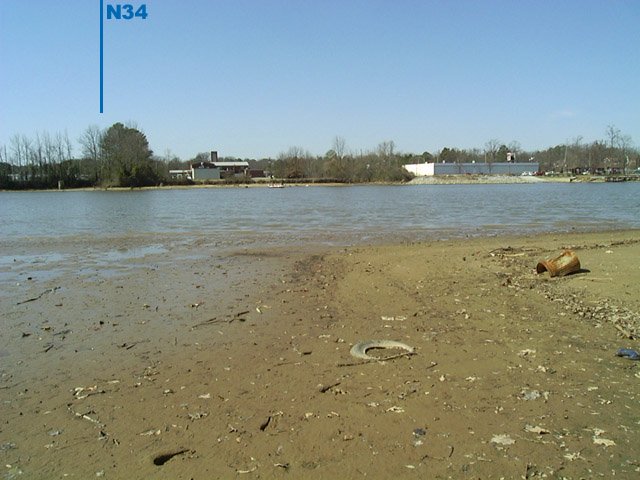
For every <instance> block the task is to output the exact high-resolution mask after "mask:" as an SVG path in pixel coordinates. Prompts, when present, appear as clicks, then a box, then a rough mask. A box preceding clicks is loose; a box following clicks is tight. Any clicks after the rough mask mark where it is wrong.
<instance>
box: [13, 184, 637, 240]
mask: <svg viewBox="0 0 640 480" xmlns="http://www.w3.org/2000/svg"><path fill="white" fill-rule="evenodd" d="M618 228H621V229H624V228H640V183H637V182H627V183H615V184H613V183H597V184H572V183H540V184H507V185H505V184H500V185H415V186H350V187H322V186H314V187H288V188H280V189H268V188H241V187H240V188H194V189H175V190H145V191H68V192H65V191H63V192H0V242H4V241H9V240H11V241H20V240H34V239H38V238H40V239H42V240H44V239H45V238H48V237H49V238H51V237H53V238H56V239H63V238H65V237H74V236H88V237H91V238H96V239H97V238H102V237H118V236H132V235H134V236H135V235H151V236H154V235H157V236H162V235H174V236H176V237H180V238H184V239H189V238H193V237H206V238H207V239H208V241H210V242H215V243H217V244H219V245H221V246H234V245H238V246H287V245H301V244H303V245H304V244H312V245H313V244H321V245H351V244H365V243H377V242H380V241H420V240H426V239H442V238H456V237H465V236H477V235H483V236H484V235H495V234H529V233H540V232H554V231H560V232H562V231H570V230H608V229H618Z"/></svg>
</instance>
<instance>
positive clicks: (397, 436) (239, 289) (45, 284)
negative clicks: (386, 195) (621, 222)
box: [0, 230, 640, 480]
mask: <svg viewBox="0 0 640 480" xmlns="http://www.w3.org/2000/svg"><path fill="white" fill-rule="evenodd" d="M78 241H80V240H78ZM106 241H107V244H105V245H103V246H102V247H101V248H105V249H106V250H112V249H114V248H118V247H119V246H120V245H121V241H120V240H118V241H116V242H115V243H112V244H109V240H106ZM154 241H155V242H162V239H161V238H155V239H154ZM111 242H113V241H111ZM202 242H203V243H202V244H201V245H200V247H201V248H200V249H199V250H200V251H201V252H202V253H201V254H200V255H199V256H197V257H194V252H193V251H192V249H189V248H188V247H182V248H183V249H184V251H183V250H176V251H174V252H173V253H174V258H175V257H176V256H177V257H181V255H184V257H182V260H181V262H180V268H176V265H175V262H174V261H173V260H172V258H171V257H168V256H167V255H165V254H157V255H156V254H153V255H149V256H146V257H144V258H137V259H128V260H126V261H120V262H112V263H111V264H110V265H109V268H108V269H107V271H105V272H102V271H101V269H99V268H95V265H93V264H92V263H91V260H89V259H85V258H83V257H82V256H78V258H77V260H76V261H75V262H74V265H73V266H71V265H68V264H67V263H66V262H65V263H64V264H56V263H55V262H52V263H43V264H38V265H35V266H34V265H33V264H32V263H30V262H29V261H26V260H21V259H18V260H17V261H14V262H13V264H12V265H10V268H9V267H7V268H9V270H7V271H4V272H3V273H4V277H0V278H3V282H4V285H3V288H2V293H1V294H0V295H1V298H2V299H3V301H2V302H0V314H1V315H2V317H3V319H4V321H3V322H2V324H1V325H0V333H1V334H0V354H1V355H2V360H3V362H2V367H1V368H0V373H1V374H2V375H1V377H0V389H2V390H1V391H2V394H3V402H2V404H1V405H0V414H1V415H2V418H3V421H4V427H3V437H2V442H0V443H1V446H2V451H1V453H2V455H3V460H4V464H5V465H7V467H6V468H7V470H5V472H6V473H7V475H8V476H10V477H12V478H13V476H18V475H23V476H25V477H29V478H60V477H63V476H67V475H68V476H75V477H78V478H94V477H102V476H104V477H105V478H128V477H130V476H131V472H132V471H133V472H136V476H137V477H139V478H149V479H160V478H174V479H178V480H182V479H185V480H186V479H189V478H212V477H215V478H234V477H237V476H243V475H245V476H255V477H260V478H274V479H280V478H282V479H285V478H289V477H291V476H292V475H293V477H295V478H302V479H307V478H356V477H362V476H365V475H366V476H367V477H368V478H376V479H378V478H379V479H382V478H394V477H396V478H409V477H414V476H415V475H416V474H419V475H420V476H421V477H425V478H458V477H460V476H468V477H473V478H497V477H505V478H520V477H526V478H533V477H538V476H539V477H549V478H556V477H563V478H587V477H588V478H591V477H598V476H602V477H608V476H615V477H616V478H618V477H620V478H631V477H633V476H634V475H637V474H638V472H639V471H640V464H638V462H637V445H638V444H640V426H639V425H638V422H637V414H636V410H635V409H634V408H633V406H634V405H636V404H637V398H638V396H639V395H640V382H638V378H640V370H639V367H640V363H639V362H637V361H633V360H631V359H630V358H625V357H622V356H617V355H616V353H617V352H618V351H619V349H621V348H623V349H634V350H636V351H638V350H639V349H640V344H639V343H638V338H639V336H640V298H638V295H637V288H635V286H636V285H638V284H640V269H639V268H638V264H637V262H634V261H632V259H637V258H640V230H627V231H606V232H595V233H549V234H542V235H535V236H527V237H524V236H500V237H481V238H470V239H458V240H440V241H427V242H421V243H413V244H402V245H373V246H356V247H347V248H345V247H339V248H338V247H334V248H331V247H327V248H314V249H312V250H311V251H309V250H308V249H303V248H302V247H301V248H299V249H292V248H272V249H271V248H256V249H245V248H239V249H238V250H237V252H235V253H233V252H232V253H230V254H228V255H225V256H224V257H223V258H217V257H215V256H212V255H211V254H210V253H204V252H207V251H208V248H207V246H208V245H207V243H206V242H207V240H206V239H203V240H202ZM42 247H43V245H42V244H41V245H40V247H39V248H42ZM56 248H65V249H68V250H69V251H74V250H75V247H74V245H73V244H65V245H64V247H62V246H59V247H56ZM564 249H571V250H573V251H574V252H575V254H576V255H577V256H578V258H579V260H580V265H581V270H579V271H578V272H577V273H575V274H572V275H567V276H565V277H554V278H551V277H550V276H549V274H548V273H547V272H543V273H536V264H537V263H538V262H539V261H540V260H542V259H549V258H553V257H555V256H557V255H558V254H559V253H560V252H562V251H563V250H564ZM11 250H12V249H11V247H10V246H8V245H0V253H2V254H3V255H11V254H12V251H11ZM87 305H91V308H87ZM387 340H388V341H392V342H401V343H402V344H403V345H407V346H408V347H410V348H412V349H413V351H414V353H413V354H412V355H406V351H404V350H401V351H394V350H393V349H383V350H380V351H376V350H375V349H371V350H369V351H368V352H367V353H368V355H380V356H381V357H392V356H393V354H401V355H396V356H395V357H394V358H391V359H387V360H384V361H363V360H361V359H358V358H355V357H353V356H352V355H351V354H350V350H351V348H352V347H353V346H354V345H356V344H358V343H359V342H363V341H378V342H379V343H382V342H383V341H387ZM402 354H404V355H402Z"/></svg>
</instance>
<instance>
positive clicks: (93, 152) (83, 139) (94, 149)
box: [78, 125, 104, 181]
mask: <svg viewBox="0 0 640 480" xmlns="http://www.w3.org/2000/svg"><path fill="white" fill-rule="evenodd" d="M103 136H104V132H103V130H102V129H100V127H98V126H97V125H89V126H88V127H87V128H86V130H85V131H84V132H82V135H81V136H80V138H79V139H78V143H80V145H81V146H82V155H83V156H84V157H85V158H86V159H87V160H89V164H90V175H92V176H93V177H94V179H95V181H98V180H99V179H100V178H102V177H103V175H102V173H104V172H103V162H102V151H101V148H100V145H101V143H102V138H103Z"/></svg>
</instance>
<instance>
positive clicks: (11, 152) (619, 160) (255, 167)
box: [0, 122, 640, 190]
mask: <svg viewBox="0 0 640 480" xmlns="http://www.w3.org/2000/svg"><path fill="white" fill-rule="evenodd" d="M605 133H606V139H604V140H596V141H593V142H591V143H582V137H577V138H576V139H575V140H574V141H573V142H572V143H568V142H567V143H566V144H563V145H556V146H554V147H550V148H546V149H542V150H532V151H526V150H524V149H523V148H522V147H521V146H520V144H519V143H518V142H517V141H513V142H510V143H509V144H508V145H507V144H505V143H502V142H501V141H499V140H497V139H491V140H489V141H488V142H487V143H486V144H485V145H484V147H483V148H471V149H460V148H455V147H454V148H450V147H444V148H442V150H441V151H439V152H434V153H431V152H426V151H425V152H423V153H403V152H398V151H397V149H396V145H395V143H394V142H393V141H392V140H388V141H383V142H381V143H380V144H378V145H377V147H375V148H373V149H370V150H360V151H359V152H356V151H350V150H349V149H348V148H347V143H346V140H345V139H344V138H342V137H339V136H337V137H335V138H334V139H333V142H332V144H331V148H330V149H329V150H328V151H327V152H326V153H325V154H324V155H312V154H311V153H310V152H309V151H307V150H305V149H304V148H302V147H297V146H296V147H290V148H289V149H288V150H286V151H283V152H281V153H280V154H279V155H278V156H277V157H276V158H259V159H250V158H248V159H241V158H236V157H232V156H221V157H220V158H219V159H218V152H217V151H210V152H201V153H198V154H196V155H195V156H194V157H193V158H191V159H188V160H183V159H180V158H178V157H177V156H175V155H173V154H172V153H171V152H170V150H167V151H166V153H165V155H163V156H158V155H156V154H154V152H153V151H152V150H151V148H150V145H149V142H148V140H147V137H146V135H145V134H144V133H143V132H142V131H141V130H140V129H138V128H137V126H135V125H124V124H122V123H120V122H118V123H114V124H113V125H112V126H110V127H109V128H106V129H101V128H99V127H98V126H96V125H92V126H89V127H88V128H87V129H86V130H85V131H84V132H83V133H82V135H81V136H80V138H79V139H78V143H79V145H80V147H81V153H80V155H75V154H74V145H73V143H72V141H71V140H70V139H69V137H68V135H67V134H66V133H65V134H60V133H58V134H56V135H50V134H48V133H46V132H44V133H38V134H37V135H36V136H35V138H29V137H27V136H26V135H14V136H12V137H11V139H10V142H9V145H0V189H5V190H21V189H57V188H59V189H64V188H82V187H85V188H111V187H124V188H130V187H134V188H136V187H147V186H159V185H187V184H192V183H193V181H192V180H191V177H193V180H196V181H200V180H199V179H198V178H197V175H195V174H194V172H195V171H196V170H197V169H202V168H216V169H218V172H217V174H216V175H212V174H210V173H208V174H207V175H203V176H205V177H213V176H216V177H217V176H219V177H221V178H222V183H225V184H232V185H233V184H239V185H246V184H251V183H254V182H259V181H269V180H270V179H271V180H272V181H275V182H284V183H302V184H315V183H323V184H325V183H338V184H347V185H351V184H353V185H359V184H369V183H375V184H379V183H393V184H396V183H407V182H413V181H414V180H415V178H414V174H413V173H411V172H409V171H408V170H407V169H405V168H404V167H405V166H406V165H412V164H423V163H447V164H458V165H462V164H465V163H475V164H482V165H484V166H485V167H486V171H488V172H491V171H492V170H491V165H493V164H499V163H503V162H518V163H520V164H522V163H525V164H531V165H530V166H531V168H530V171H528V172H527V173H529V174H530V175H532V176H533V175H538V176H543V175H545V174H548V175H549V176H551V177H556V176H557V177H559V178H562V177H570V178H574V177H575V178H576V179H578V178H581V177H582V175H584V174H585V173H587V174H589V175H595V176H606V177H612V178H613V177H615V178H617V179H620V178H626V176H627V175H629V178H631V176H633V175H638V174H640V151H639V150H638V149H635V148H634V147H633V142H632V139H631V137H630V136H629V135H625V134H623V133H622V132H621V131H620V130H619V129H618V128H616V127H615V126H613V125H609V126H608V127H607V129H606V132H605ZM205 164H207V165H208V166H206V165H205ZM216 164H218V165H220V166H219V167H218V166H216ZM224 164H226V165H224ZM239 164H240V165H239ZM212 165H213V167H212ZM192 167H194V168H195V169H196V170H194V169H192ZM189 172H191V173H190V174H189ZM471 177H475V176H474V175H472V176H471ZM492 177H495V176H492V175H488V176H486V177H483V176H479V177H478V178H474V180H473V181H474V182H484V183H507V182H506V181H505V180H504V178H501V179H500V180H499V181H498V180H496V179H495V178H494V179H491V178H492ZM581 179H582V178H581ZM205 182H208V181H206V180H205ZM418 182H421V183H427V182H426V181H424V180H420V179H418V180H416V181H415V182H414V183H418ZM522 182H524V180H518V181H516V180H513V181H511V182H509V183H522ZM428 183H469V182H468V178H465V177H463V176H461V177H459V178H457V179H455V180H452V181H450V180H449V179H443V178H442V177H439V178H438V180H434V181H429V182H428Z"/></svg>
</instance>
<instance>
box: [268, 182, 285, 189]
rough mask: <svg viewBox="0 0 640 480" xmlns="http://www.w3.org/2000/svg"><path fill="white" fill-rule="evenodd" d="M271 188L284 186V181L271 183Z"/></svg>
mask: <svg viewBox="0 0 640 480" xmlns="http://www.w3.org/2000/svg"><path fill="white" fill-rule="evenodd" d="M269 188H284V183H270V184H269Z"/></svg>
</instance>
